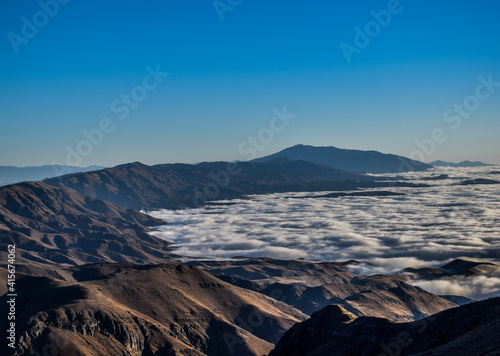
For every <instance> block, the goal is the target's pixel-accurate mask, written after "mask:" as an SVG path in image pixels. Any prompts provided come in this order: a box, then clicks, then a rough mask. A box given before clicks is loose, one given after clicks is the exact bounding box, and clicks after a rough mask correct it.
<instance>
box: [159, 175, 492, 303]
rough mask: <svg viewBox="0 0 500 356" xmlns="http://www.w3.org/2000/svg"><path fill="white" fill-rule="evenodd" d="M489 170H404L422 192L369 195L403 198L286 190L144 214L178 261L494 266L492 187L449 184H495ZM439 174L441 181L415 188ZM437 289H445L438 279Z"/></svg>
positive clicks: (390, 267)
mask: <svg viewBox="0 0 500 356" xmlns="http://www.w3.org/2000/svg"><path fill="white" fill-rule="evenodd" d="M491 170H497V168H495V167H487V168H471V169H463V168H462V169H454V168H437V169H435V170H432V171H429V172H416V173H413V172H412V173H407V174H401V175H403V176H405V177H406V178H410V179H412V181H415V182H421V183H427V184H431V185H432V186H431V187H427V188H396V187H394V188H387V189H376V190H391V191H394V192H399V193H405V195H400V196H385V197H384V196H381V197H359V196H358V197H341V198H314V199H313V198H308V197H311V196H317V195H324V194H325V193H326V192H320V193H286V194H271V195H258V196H251V197H250V199H239V200H233V201H231V202H230V203H231V204H224V203H228V202H221V204H214V205H209V206H207V207H205V208H201V209H190V210H180V211H171V210H162V211H156V212H152V213H151V215H153V216H155V217H158V218H162V219H165V220H166V221H168V222H170V224H168V225H165V226H161V227H159V230H160V231H157V232H155V233H154V235H156V236H158V237H161V238H163V239H166V240H169V241H173V242H174V243H175V245H176V246H177V250H176V253H178V254H181V255H184V256H193V257H210V258H230V257H233V256H252V257H257V256H267V257H273V258H281V259H288V258H290V259H296V258H307V259H310V260H313V261H343V260H349V259H355V260H363V261H367V262H371V263H374V264H376V265H377V266H378V267H377V268H371V271H372V272H381V273H382V272H386V273H387V272H392V271H396V270H399V269H401V268H404V267H409V266H411V267H423V266H439V265H442V264H444V263H446V262H448V261H450V260H452V259H455V258H458V257H462V256H463V257H469V258H484V259H489V260H492V261H499V260H500V185H494V184H493V185H463V186H462V185H456V183H457V182H460V181H462V180H465V179H474V178H488V179H497V178H498V176H495V175H488V174H487V172H489V171H491ZM443 173H445V174H448V175H450V177H451V178H450V179H446V180H437V181H432V180H431V181H420V180H421V179H422V178H425V177H428V176H431V175H439V174H443ZM299 197H300V198H299ZM304 197H305V198H304ZM365 271H367V270H365ZM491 282H492V283H493V287H491V288H493V289H494V288H497V289H498V287H499V286H498V285H497V284H495V282H494V281H491ZM456 286H457V284H455V287H456ZM458 286H460V288H462V289H463V290H467V288H469V287H468V285H466V284H458ZM429 288H430V287H429ZM436 288H437V287H436ZM440 288H441V289H442V290H448V289H449V288H447V287H446V282H443V283H442V285H441V287H440ZM450 288H452V287H450ZM457 288H458V287H457ZM440 294H442V293H440ZM452 294H457V293H452ZM461 294H462V293H461ZM468 294H469V295H470V294H471V293H468Z"/></svg>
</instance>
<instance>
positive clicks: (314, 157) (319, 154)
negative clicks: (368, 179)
mask: <svg viewBox="0 0 500 356" xmlns="http://www.w3.org/2000/svg"><path fill="white" fill-rule="evenodd" d="M278 158H287V159H290V160H292V161H296V160H302V161H308V162H313V163H317V164H323V165H326V166H330V167H333V168H337V169H342V170H344V171H347V172H368V173H400V172H407V171H421V170H426V169H429V168H432V166H430V165H428V164H425V163H422V162H419V161H415V160H411V159H409V158H405V157H402V156H397V155H392V154H384V153H380V152H377V151H361V150H346V149H340V148H336V147H315V146H305V145H296V146H293V147H290V148H287V149H284V150H283V151H280V152H278V153H275V154H272V155H270V156H266V157H262V158H257V159H255V160H253V161H252V162H257V163H264V162H268V161H272V160H275V159H278Z"/></svg>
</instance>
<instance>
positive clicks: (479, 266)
mask: <svg viewBox="0 0 500 356" xmlns="http://www.w3.org/2000/svg"><path fill="white" fill-rule="evenodd" d="M404 272H405V273H407V274H409V275H411V277H412V278H413V279H424V280H435V279H441V278H445V277H456V276H460V277H470V276H476V275H487V274H491V273H496V272H500V266H499V265H497V264H495V263H492V262H484V261H473V260H469V259H464V258H457V259H455V260H453V261H451V262H450V263H447V264H446V265H444V266H442V267H440V268H433V267H426V268H405V269H404Z"/></svg>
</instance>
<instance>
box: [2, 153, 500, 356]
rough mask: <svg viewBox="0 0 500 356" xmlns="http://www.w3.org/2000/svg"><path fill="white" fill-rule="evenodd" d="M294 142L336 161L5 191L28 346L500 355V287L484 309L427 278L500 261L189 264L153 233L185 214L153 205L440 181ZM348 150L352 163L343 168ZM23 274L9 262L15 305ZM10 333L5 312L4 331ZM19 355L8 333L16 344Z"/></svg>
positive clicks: (22, 337) (8, 240)
mask: <svg viewBox="0 0 500 356" xmlns="http://www.w3.org/2000/svg"><path fill="white" fill-rule="evenodd" d="M316 149H318V150H317V151H316ZM289 150H291V151H292V152H296V153H297V152H298V153H301V154H306V156H307V154H309V153H308V152H311V151H315V152H317V153H318V156H317V159H316V161H321V162H311V161H309V160H308V159H310V158H311V157H302V158H297V157H296V156H293V155H291V156H290V157H287V156H283V155H281V154H280V153H279V154H276V156H275V157H269V159H266V160H265V162H259V161H254V162H204V163H200V164H196V165H189V164H163V165H155V166H147V165H144V164H142V163H138V162H136V163H130V164H126V165H120V166H117V167H114V168H105V169H99V170H96V171H92V172H79V173H71V174H65V175H62V176H59V177H55V178H48V179H45V180H44V181H43V182H37V181H35V182H24V183H19V184H14V185H7V186H4V187H0V258H1V260H2V261H7V259H8V258H7V251H8V248H7V246H8V245H15V246H16V291H17V294H18V296H19V297H18V299H17V309H16V310H17V315H16V328H17V335H18V338H17V347H18V348H17V350H16V355H33V354H34V355H37V354H44V353H45V354H47V353H49V354H58V355H134V356H135V355H172V356H176V355H178V356H180V355H183V356H184V355H195V356H201V355H208V356H211V355H218V356H219V355H222V356H225V355H243V356H246V355H248V356H262V355H268V354H269V355H270V356H276V355H292V356H293V355H297V356H298V355H331V354H338V355H365V354H366V355H368V354H384V352H385V354H391V352H392V353H393V354H395V353H399V354H400V353H401V352H402V351H403V349H404V352H405V353H406V352H407V351H408V353H409V354H418V353H425V354H433V355H445V354H456V355H465V354H468V355H471V354H474V350H482V351H484V352H485V353H484V354H485V355H488V354H491V355H494V354H495V352H496V351H497V350H498V349H499V347H500V345H498V341H497V338H496V337H495V330H496V327H497V324H498V317H497V315H498V314H499V313H498V308H499V299H498V298H497V299H491V300H487V301H483V302H475V303H472V304H469V302H472V300H464V298H461V297H460V296H455V295H447V296H438V295H436V294H433V293H429V292H428V291H426V290H424V289H422V288H420V287H417V286H414V285H412V284H411V282H412V280H413V279H420V280H430V281H433V280H435V279H439V278H452V277H460V278H462V277H467V276H484V275H487V274H488V273H490V272H491V271H493V270H494V271H497V267H498V266H496V265H494V264H489V263H484V262H477V261H470V260H464V259H458V260H455V261H452V262H450V263H448V264H447V265H445V266H442V267H440V268H432V267H429V268H419V269H415V268H413V269H412V268H408V269H406V270H405V271H404V273H403V274H401V275H382V274H379V275H355V274H353V273H352V272H351V266H353V265H358V264H361V263H362V262H359V261H344V262H325V263H314V262H311V261H306V260H275V259H269V258H265V257H263V258H242V257H238V256H234V258H232V259H231V260H225V261H213V260H193V259H190V260H188V261H186V259H185V258H184V257H183V256H179V255H177V254H176V253H175V251H176V250H175V247H174V246H173V245H172V244H171V243H170V242H168V241H165V240H163V239H160V238H157V237H154V236H153V235H152V234H151V232H152V231H153V229H154V227H155V226H159V225H163V224H168V223H169V222H168V221H163V220H159V219H156V218H153V217H151V216H149V215H147V214H145V213H142V212H140V210H150V209H162V208H171V209H182V208H186V207H196V206H200V205H202V204H205V203H206V202H209V201H214V200H218V199H231V198H245V197H246V196H247V195H249V194H266V193H277V192H295V191H342V190H353V189H359V188H375V187H384V188H389V187H393V186H405V187H425V186H426V185H425V184H420V185H416V184H413V183H411V182H409V181H404V180H403V181H402V180H401V178H400V177H399V178H394V179H389V178H381V177H374V176H372V175H365V174H362V173H356V172H370V173H381V172H392V171H394V170H395V171H397V172H401V171H404V169H405V168H404V165H403V166H401V165H402V164H403V162H406V163H407V164H406V169H410V168H411V169H414V170H420V169H427V168H428V167H427V166H426V165H424V164H423V163H421V162H415V161H410V160H407V161H404V158H402V157H399V156H393V155H383V154H381V153H378V152H375V151H354V150H340V151H339V149H336V148H333V147H327V148H311V147H310V146H295V147H292V148H290V149H289ZM285 151H287V150H285ZM283 152H284V151H283ZM339 157H340V158H339ZM335 159H338V161H337V162H338V164H339V165H340V166H342V165H343V166H342V169H339V167H332V166H331V165H330V164H334V163H333V162H334V161H335ZM350 160H352V161H353V162H354V161H357V162H358V163H357V165H356V164H354V163H356V162H354V163H353V162H351V161H350ZM327 163H330V164H327ZM377 167H378V168H377ZM383 193H384V194H390V193H391V192H390V191H384V192H383ZM339 194H340V195H339ZM343 194H347V193H335V194H329V195H328V197H332V198H334V197H338V196H342V195H343ZM348 194H357V195H358V196H360V195H369V196H372V195H373V193H366V192H357V193H356V192H355V193H348ZM377 194H379V193H377ZM8 275H9V273H8V271H7V269H6V264H5V262H3V263H2V264H0V281H1V283H0V310H1V311H2V313H7V307H8V304H7V300H8V296H7V288H6V285H7V279H8ZM459 304H466V305H463V306H461V307H457V305H459ZM487 310H489V311H490V314H488V313H487ZM2 315H4V314H2ZM5 315H6V314H5ZM435 320H437V322H434V321H435ZM422 325H426V329H425V330H423V328H422ZM440 326H443V327H444V328H445V329H443V330H441V329H439V327H440ZM7 328H8V324H7V318H2V319H0V332H1V333H2V334H4V335H5V333H6V330H7ZM419 330H423V331H421V332H420V331H419ZM407 334H408V336H407ZM401 335H403V336H401ZM410 339H411V340H412V341H411V342H410V341H409V340H410ZM464 344H465V345H466V346H463V345H464ZM49 349H50V350H49ZM10 351H12V350H11V349H9V348H8V346H7V345H6V344H5V343H2V345H1V346H0V353H1V354H2V355H3V354H5V355H8V354H10ZM49 351H50V352H49ZM488 352H490V353H488Z"/></svg>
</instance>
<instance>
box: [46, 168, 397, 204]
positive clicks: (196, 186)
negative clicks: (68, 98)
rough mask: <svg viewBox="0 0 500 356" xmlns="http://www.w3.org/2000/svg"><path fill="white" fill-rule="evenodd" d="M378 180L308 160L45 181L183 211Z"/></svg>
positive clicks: (117, 171)
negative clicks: (212, 202)
mask: <svg viewBox="0 0 500 356" xmlns="http://www.w3.org/2000/svg"><path fill="white" fill-rule="evenodd" d="M374 181H375V179H374V178H373V177H369V176H364V175H359V174H354V173H348V172H345V171H342V170H339V169H334V168H331V167H327V166H322V165H318V164H314V163H310V162H304V161H295V162H291V161H287V160H285V161H278V162H271V163H265V164H259V163H250V162H240V163H227V162H212V163H200V164H197V165H190V164H161V165H156V166H146V165H144V164H142V163H138V162H136V163H131V164H127V165H121V166H117V167H114V168H107V169H104V170H101V171H96V172H90V173H79V174H72V175H67V176H63V177H59V178H52V179H47V180H45V181H44V182H45V183H47V184H50V185H53V186H56V187H66V188H71V189H73V190H75V191H77V192H79V193H81V194H84V195H88V196H90V197H93V198H98V199H102V200H106V201H109V202H112V203H114V204H117V205H119V206H123V207H127V208H132V209H137V210H140V209H161V208H173V209H176V208H181V207H192V206H199V205H202V204H203V203H204V202H205V201H209V200H214V199H232V198H240V197H242V196H244V195H247V194H264V193H276V192H286V191H307V190H328V189H337V188H339V187H342V188H343V187H347V189H352V188H353V187H356V186H358V185H359V184H363V183H372V185H375V186H377V185H383V184H385V185H388V184H389V183H388V182H381V183H375V182H374Z"/></svg>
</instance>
